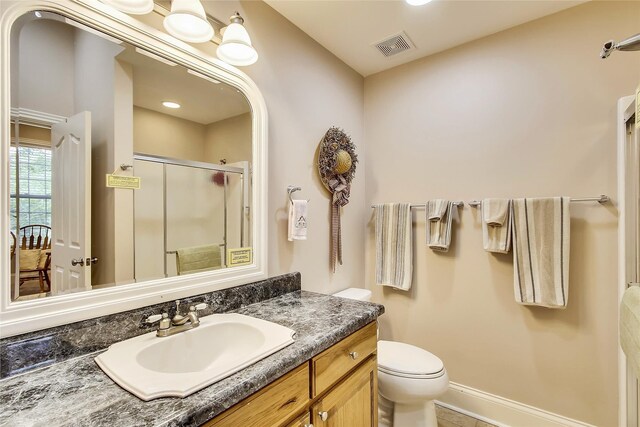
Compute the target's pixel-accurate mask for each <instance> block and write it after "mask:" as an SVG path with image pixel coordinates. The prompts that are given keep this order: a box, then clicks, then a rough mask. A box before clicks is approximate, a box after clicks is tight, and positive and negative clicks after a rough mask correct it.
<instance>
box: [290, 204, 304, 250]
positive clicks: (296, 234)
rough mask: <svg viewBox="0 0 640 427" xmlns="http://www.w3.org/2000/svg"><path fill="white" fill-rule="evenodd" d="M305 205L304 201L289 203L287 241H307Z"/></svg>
mask: <svg viewBox="0 0 640 427" xmlns="http://www.w3.org/2000/svg"><path fill="white" fill-rule="evenodd" d="M307 204H308V202H307V201H306V200H294V201H293V203H289V228H288V237H287V238H288V239H289V241H290V242H292V241H294V240H307Z"/></svg>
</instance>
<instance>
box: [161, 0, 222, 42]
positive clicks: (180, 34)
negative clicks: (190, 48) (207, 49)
mask: <svg viewBox="0 0 640 427" xmlns="http://www.w3.org/2000/svg"><path fill="white" fill-rule="evenodd" d="M164 28H165V30H167V32H168V33H169V34H171V35H172V36H173V37H175V38H177V39H180V40H182V41H185V42H189V43H204V42H208V41H209V40H211V38H212V37H213V27H212V26H211V24H210V23H209V21H208V20H207V15H206V14H205V12H204V7H202V3H200V1H199V0H172V2H171V13H169V14H168V15H167V16H166V17H165V18H164Z"/></svg>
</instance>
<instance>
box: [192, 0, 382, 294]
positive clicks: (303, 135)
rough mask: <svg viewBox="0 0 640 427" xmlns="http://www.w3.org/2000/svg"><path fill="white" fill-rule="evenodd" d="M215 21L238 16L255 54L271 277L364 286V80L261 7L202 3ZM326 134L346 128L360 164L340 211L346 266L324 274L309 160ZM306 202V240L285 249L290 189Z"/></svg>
mask: <svg viewBox="0 0 640 427" xmlns="http://www.w3.org/2000/svg"><path fill="white" fill-rule="evenodd" d="M204 6H205V9H207V11H208V12H209V13H211V14H212V15H213V16H216V17H219V18H220V19H225V17H227V16H231V14H233V12H234V11H235V10H238V11H239V12H240V14H241V15H242V16H243V17H244V18H245V25H246V27H247V29H248V31H249V34H251V39H252V42H253V44H254V46H255V47H256V49H257V51H258V52H259V54H260V59H259V60H258V62H257V63H255V64H254V65H251V66H248V67H243V69H242V70H243V71H244V72H246V73H247V74H248V75H249V76H250V77H251V78H252V79H253V80H254V81H255V82H256V84H257V85H258V87H260V91H261V92H262V95H263V96H264V98H265V101H266V103H267V108H268V112H269V206H268V211H267V217H268V224H269V237H268V238H269V275H270V276H275V275H278V274H283V273H288V272H291V271H300V272H301V273H302V287H303V288H304V289H306V290H311V291H319V292H325V293H330V292H334V291H337V290H339V289H343V288H346V287H348V286H362V285H363V284H364V283H363V276H362V271H363V270H364V254H363V251H362V249H363V242H364V231H365V230H364V227H363V221H364V218H365V213H368V211H369V210H368V209H365V204H364V196H365V194H364V178H365V176H364V146H365V143H364V139H363V128H362V126H363V78H362V76H360V75H359V74H357V73H356V72H355V71H353V70H352V69H351V68H349V67H348V66H347V65H345V64H344V63H343V62H341V61H340V60H339V59H337V58H336V57H335V56H333V55H332V54H331V53H329V52H328V51H327V50H326V49H324V48H323V47H321V46H320V45H319V44H318V43H316V42H315V41H313V40H312V39H311V38H310V37H308V36H307V35H305V34H304V33H302V32H301V31H300V30H299V29H298V28H297V27H295V26H294V25H293V24H291V23H290V22H289V21H287V20H286V19H285V18H284V17H282V16H281V15H279V14H278V13H277V12H275V11H274V10H273V9H271V8H270V7H269V6H268V5H266V4H265V3H263V2H258V1H243V2H236V1H228V2H204ZM330 126H341V127H343V128H344V129H345V130H346V131H347V132H348V133H349V134H350V135H351V137H352V138H353V141H354V143H355V144H356V145H357V147H358V153H359V154H360V156H361V160H360V163H359V164H358V172H357V173H356V178H355V181H354V186H353V187H352V192H351V199H350V203H349V204H348V205H347V206H346V208H345V209H344V211H343V217H342V229H343V235H342V239H343V251H344V263H345V264H344V265H343V266H341V267H338V270H337V272H336V273H335V274H334V273H332V272H331V269H330V267H329V242H330V240H329V238H330V235H329V229H330V226H329V225H330V223H329V214H330V211H329V195H328V194H327V193H326V192H325V190H324V188H323V187H322V184H321V183H320V181H319V180H318V177H317V171H316V167H315V165H314V162H313V160H314V155H315V151H316V148H317V146H318V143H319V142H320V140H321V138H322V137H323V135H324V133H325V132H326V131H327V129H329V127H330ZM294 184H295V185H298V186H301V187H302V189H303V190H302V191H301V192H300V193H297V194H296V196H297V197H301V198H308V199H311V204H310V205H309V240H307V241H300V242H289V241H287V223H286V219H287V210H286V209H287V191H286V190H287V185H294Z"/></svg>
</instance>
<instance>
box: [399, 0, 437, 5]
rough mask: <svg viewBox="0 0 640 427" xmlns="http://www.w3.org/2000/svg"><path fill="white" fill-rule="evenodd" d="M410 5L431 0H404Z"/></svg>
mask: <svg viewBox="0 0 640 427" xmlns="http://www.w3.org/2000/svg"><path fill="white" fill-rule="evenodd" d="M405 1H406V2H407V3H409V4H410V5H411V6H422V5H423V4H427V3H429V2H431V0H405Z"/></svg>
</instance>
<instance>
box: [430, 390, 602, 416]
mask: <svg viewBox="0 0 640 427" xmlns="http://www.w3.org/2000/svg"><path fill="white" fill-rule="evenodd" d="M436 403H437V404H438V405H442V406H444V407H445V408H449V409H452V410H454V411H457V412H461V413H463V414H465V415H469V416H471V417H474V418H477V419H479V420H481V421H484V422H487V423H489V424H494V425H496V426H498V427H510V426H513V427H595V426H592V425H591V424H586V423H583V422H581V421H578V420H574V419H571V418H567V417H563V416H562V415H558V414H553V413H551V412H548V411H545V410H543V409H539V408H534V407H533V406H529V405H526V404H524V403H520V402H516V401H514V400H510V399H506V398H504V397H501V396H496V395H495V394H490V393H487V392H484V391H481V390H476V389H474V388H471V387H467V386H464V385H462V384H457V383H453V382H452V383H451V384H450V386H449V390H447V392H446V393H445V394H444V395H442V397H441V398H440V399H438V400H437V401H436Z"/></svg>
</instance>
